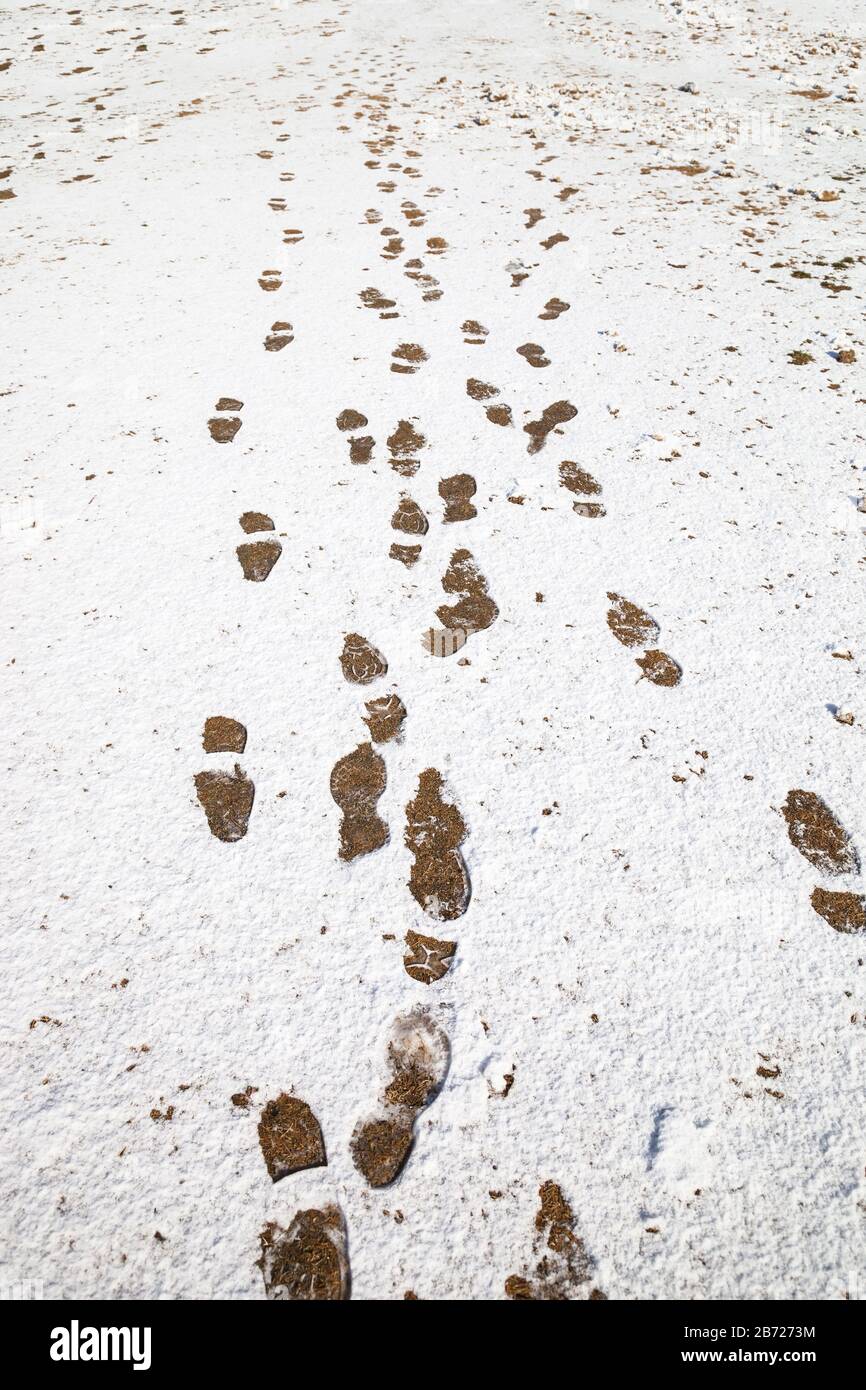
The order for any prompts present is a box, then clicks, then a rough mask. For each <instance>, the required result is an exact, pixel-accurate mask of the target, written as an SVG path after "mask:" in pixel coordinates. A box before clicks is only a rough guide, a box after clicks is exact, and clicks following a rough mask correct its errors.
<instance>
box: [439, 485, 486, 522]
mask: <svg viewBox="0 0 866 1390" xmlns="http://www.w3.org/2000/svg"><path fill="white" fill-rule="evenodd" d="M477 491H478V487H477V484H476V482H475V479H474V478H473V477H472V475H471V474H470V473H455V474H454V476H453V477H451V478H443V479H442V481H441V482H440V484H439V496H440V497H441V498H442V500H443V501H444V503H445V515H444V516H443V518H442V520H443V521H471V520H472V518H473V517H474V516H477V515H478V512H477V510H476V508H475V507H474V506H473V504H472V498H473V497H474V496H475V493H476V492H477Z"/></svg>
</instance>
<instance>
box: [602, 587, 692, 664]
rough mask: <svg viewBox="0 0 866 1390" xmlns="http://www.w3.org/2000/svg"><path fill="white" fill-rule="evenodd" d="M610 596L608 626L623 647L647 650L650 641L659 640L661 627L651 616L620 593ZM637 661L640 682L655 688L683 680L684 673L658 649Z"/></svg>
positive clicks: (646, 653)
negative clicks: (650, 684) (648, 682)
mask: <svg viewBox="0 0 866 1390" xmlns="http://www.w3.org/2000/svg"><path fill="white" fill-rule="evenodd" d="M607 597H608V600H609V602H610V604H611V607H610V608H609V609H608V611H607V625H608V627H609V628H610V630H611V632H612V633H613V635H614V637H615V638H616V640H617V641H618V642H620V643H621V644H622V645H623V646H624V647H648V644H649V643H650V642H655V641H657V640H658V636H659V625H658V623H657V622H656V621H655V619H654V618H651V617H650V615H649V613H646V612H644V610H643V609H642V608H638V606H637V604H636V603H631V602H630V601H629V600H628V599H627V598H623V597H622V595H621V594H614V593H609V594H608V596H607ZM635 661H636V663H637V665H638V666H639V667H640V669H641V672H642V676H641V680H644V679H646V680H648V681H650V682H651V683H652V684H653V685H660V686H668V687H670V686H675V685H679V683H680V681H681V679H682V674H683V673H682V670H681V668H680V666H679V665H678V664H677V662H676V661H674V659H673V657H670V656H668V655H667V653H666V652H662V651H659V650H658V648H656V647H652V648H649V650H647V651H645V652H644V654H643V656H638V657H636V658H635Z"/></svg>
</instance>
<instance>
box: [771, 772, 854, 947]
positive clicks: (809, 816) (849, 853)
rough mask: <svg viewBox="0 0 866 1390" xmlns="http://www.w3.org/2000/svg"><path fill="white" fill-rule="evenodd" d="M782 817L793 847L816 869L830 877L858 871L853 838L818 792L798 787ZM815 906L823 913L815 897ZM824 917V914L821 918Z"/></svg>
mask: <svg viewBox="0 0 866 1390" xmlns="http://www.w3.org/2000/svg"><path fill="white" fill-rule="evenodd" d="M782 815H783V816H784V817H785V822H786V824H787V826H788V838H789V839H790V841H791V844H792V845H793V846H794V848H795V849H796V850H799V852H800V854H802V855H803V857H804V859H808V861H809V863H810V864H811V865H812V866H813V868H816V869H818V870H819V871H820V872H821V873H822V874H828V875H837V874H852V873H858V872H859V870H860V856H859V855H858V853H857V850H856V848H855V846H854V843H853V841H852V840H851V837H850V836H849V835H848V833H847V831H846V830H845V829H844V828H843V827H842V826H841V825H840V824H839V822H838V821H837V819H836V817H835V816H834V815H833V812H832V811H831V810H830V808H829V806H827V804H826V803H825V802H824V801H822V800H821V798H820V796H818V795H817V794H816V793H815V792H809V791H803V790H801V789H796V788H795V789H794V790H793V791H790V792H788V795H787V797H786V799H785V804H784V806H783V807H782ZM816 892H817V893H819V894H820V892H821V890H820V889H816ZM840 896H841V895H840ZM845 896H849V897H850V896H854V895H851V894H848V895H845ZM820 900H821V899H820V897H819V901H820ZM812 906H813V907H815V911H816V912H820V911H821V909H820V908H819V907H817V906H816V904H815V898H814V894H813V898H812ZM825 915H826V914H825V913H823V912H822V913H821V916H822V917H823V916H825ZM831 925H832V924H831Z"/></svg>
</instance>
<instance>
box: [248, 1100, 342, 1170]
mask: <svg viewBox="0 0 866 1390" xmlns="http://www.w3.org/2000/svg"><path fill="white" fill-rule="evenodd" d="M259 1144H260V1145H261V1150H262V1157H263V1158H264V1160H265V1167H266V1168H267V1170H268V1175H269V1176H270V1179H271V1181H272V1182H279V1181H280V1179H281V1178H285V1177H288V1176H289V1174H290V1173H299V1172H300V1171H301V1170H302V1169H304V1168H324V1167H326V1166H327V1162H328V1160H327V1158H326V1156H325V1144H324V1140H323V1139H322V1130H321V1126H320V1125H319V1121H318V1120H317V1119H316V1117H315V1115H314V1114H313V1112H312V1110H311V1109H310V1107H309V1105H307V1102H306V1101H305V1100H299V1099H298V1098H297V1097H296V1096H288V1095H286V1094H285V1093H283V1094H281V1095H279V1096H277V1098H276V1100H269V1101H268V1103H267V1105H266V1106H265V1107H264V1109H263V1110H262V1115H261V1119H260V1120H259Z"/></svg>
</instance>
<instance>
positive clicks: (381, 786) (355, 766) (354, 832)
mask: <svg viewBox="0 0 866 1390" xmlns="http://www.w3.org/2000/svg"><path fill="white" fill-rule="evenodd" d="M387 780H388V779H387V774H386V771H385V763H384V760H383V759H382V758H381V757H380V755H379V754H378V753H377V752H376V750H375V749H374V748H373V745H372V744H371V743H361V744H359V745H358V747H357V748H356V749H355V751H354V752H353V753H347V754H346V756H345V758H341V759H340V760H339V762H338V763H336V764H335V765H334V770H333V772H332V773H331V796H332V797H333V798H334V800H335V801H336V803H337V805H338V806H339V808H340V810H341V811H342V813H343V818H342V821H341V823H340V858H341V859H342V860H344V861H345V862H346V863H351V862H352V860H353V859H358V858H360V857H361V856H362V855H365V854H372V853H373V851H374V850H377V849H381V848H382V846H383V845H385V844H387V843H388V827H387V825H386V824H385V822H384V821H383V820H382V819H381V817H380V816H379V815H378V814H377V811H376V803H377V802H378V800H379V798H380V796H381V795H382V793H383V792H384V790H385V786H386V784H387Z"/></svg>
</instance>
